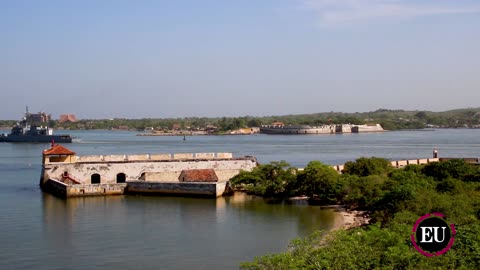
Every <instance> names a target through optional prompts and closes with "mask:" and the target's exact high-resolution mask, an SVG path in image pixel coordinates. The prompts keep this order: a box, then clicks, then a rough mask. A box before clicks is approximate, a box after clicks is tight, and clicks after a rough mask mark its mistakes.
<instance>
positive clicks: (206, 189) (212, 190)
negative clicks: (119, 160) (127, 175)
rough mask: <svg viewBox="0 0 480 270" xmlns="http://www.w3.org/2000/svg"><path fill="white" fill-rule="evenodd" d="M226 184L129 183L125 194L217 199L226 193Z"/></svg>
mask: <svg viewBox="0 0 480 270" xmlns="http://www.w3.org/2000/svg"><path fill="white" fill-rule="evenodd" d="M226 187H227V183H226V182H217V183H186V182H145V181H129V182H128V187H127V189H126V192H127V193H132V194H135V193H142V194H145V193H147V194H148V193H150V194H170V195H172V194H173V195H190V196H206V197H219V196H222V195H223V194H224V193H225V191H226Z"/></svg>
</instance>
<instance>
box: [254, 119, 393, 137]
mask: <svg viewBox="0 0 480 270" xmlns="http://www.w3.org/2000/svg"><path fill="white" fill-rule="evenodd" d="M382 131H384V129H383V128H382V126H381V125H380V124H366V125H354V124H340V125H335V124H332V125H322V126H309V125H284V124H283V123H281V122H275V123H273V124H272V125H263V126H261V127H260V133H264V134H298V135H300V134H342V133H364V132H382Z"/></svg>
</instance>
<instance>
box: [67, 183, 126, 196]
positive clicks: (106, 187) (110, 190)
mask: <svg viewBox="0 0 480 270" xmlns="http://www.w3.org/2000/svg"><path fill="white" fill-rule="evenodd" d="M126 186H127V184H126V183H122V184H96V185H89V184H85V185H70V186H68V187H67V197H76V196H96V195H121V194H124V191H125V187H126Z"/></svg>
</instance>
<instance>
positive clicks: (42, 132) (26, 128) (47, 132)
mask: <svg viewBox="0 0 480 270" xmlns="http://www.w3.org/2000/svg"><path fill="white" fill-rule="evenodd" d="M52 141H54V142H58V143H71V142H72V137H71V136H70V135H68V134H65V135H63V134H62V135H53V129H52V128H49V127H48V125H47V123H45V126H43V125H40V124H38V123H36V122H35V121H33V119H32V114H30V113H29V112H28V107H26V112H25V116H24V117H23V118H22V120H21V121H20V122H18V123H17V124H16V125H15V126H14V127H13V128H12V131H11V133H10V134H1V135H0V142H27V143H43V142H52Z"/></svg>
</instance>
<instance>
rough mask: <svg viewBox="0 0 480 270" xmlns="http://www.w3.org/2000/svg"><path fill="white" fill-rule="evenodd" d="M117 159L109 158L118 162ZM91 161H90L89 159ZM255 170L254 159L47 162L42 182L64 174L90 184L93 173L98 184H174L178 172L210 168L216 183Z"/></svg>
mask: <svg viewBox="0 0 480 270" xmlns="http://www.w3.org/2000/svg"><path fill="white" fill-rule="evenodd" d="M110 157H111V158H110ZM118 158H121V156H115V157H113V156H109V159H118ZM89 160H91V159H89ZM254 167H256V160H255V159H254V158H237V159H235V158H226V159H218V158H216V159H205V160H203V159H202V160H196V159H189V160H187V159H185V160H168V161H131V160H129V161H109V162H107V161H104V162H78V161H77V162H76V163H49V164H45V165H44V175H43V179H45V180H47V179H61V176H62V174H63V173H64V172H67V173H68V175H69V176H70V177H72V178H73V179H75V180H76V181H78V182H80V183H81V184H90V183H91V176H92V175H93V174H99V175H100V183H101V184H116V183H117V174H120V173H124V174H125V175H126V180H127V181H129V180H138V179H141V177H142V174H143V177H142V178H143V179H144V180H145V181H160V182H168V181H173V182H174V181H178V177H179V176H180V173H181V171H183V170H191V169H213V170H215V173H216V174H217V176H218V178H219V181H221V182H222V181H223V182H225V181H228V180H229V179H230V178H231V177H233V176H234V175H236V174H238V173H239V172H240V170H245V171H251V170H252V169H253V168H254Z"/></svg>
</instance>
